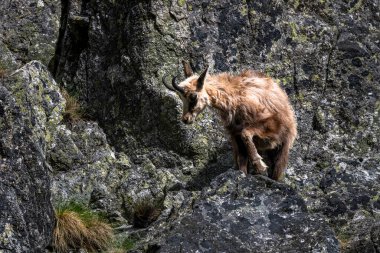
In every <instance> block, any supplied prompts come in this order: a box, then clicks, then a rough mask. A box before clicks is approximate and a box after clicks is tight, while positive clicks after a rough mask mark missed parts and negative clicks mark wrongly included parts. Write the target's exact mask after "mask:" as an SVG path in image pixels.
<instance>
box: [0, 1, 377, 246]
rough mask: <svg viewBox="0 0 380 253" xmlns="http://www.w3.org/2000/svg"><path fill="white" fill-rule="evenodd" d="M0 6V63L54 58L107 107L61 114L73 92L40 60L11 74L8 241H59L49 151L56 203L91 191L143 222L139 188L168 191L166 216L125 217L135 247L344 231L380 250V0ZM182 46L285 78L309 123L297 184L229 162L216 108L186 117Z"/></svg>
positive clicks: (277, 239)
mask: <svg viewBox="0 0 380 253" xmlns="http://www.w3.org/2000/svg"><path fill="white" fill-rule="evenodd" d="M59 4H61V6H59ZM0 11H1V12H0V14H2V15H0V21H1V22H0V28H1V32H0V54H1V59H0V64H1V65H0V68H3V69H4V68H5V69H6V70H7V69H14V68H16V67H18V66H20V64H22V63H25V62H26V61H28V60H29V59H40V60H42V61H43V62H44V63H45V64H48V63H50V64H49V69H50V71H51V72H52V73H53V75H54V77H55V78H56V79H57V80H58V81H59V82H60V83H61V84H62V86H64V87H65V88H66V89H67V90H68V91H69V92H70V94H71V95H72V96H75V97H78V98H79V99H80V101H81V104H82V107H83V109H85V110H86V113H87V114H88V115H89V116H90V117H92V118H93V119H95V120H97V121H98V122H99V125H98V124H97V123H95V122H85V121H78V122H72V123H70V124H67V123H66V124H64V123H63V122H61V118H62V113H63V112H62V108H63V105H64V102H63V100H62V98H61V96H60V95H59V93H58V90H57V88H56V86H55V84H54V82H53V81H52V80H51V77H50V76H49V75H48V74H47V72H46V69H45V68H44V67H42V66H41V65H40V64H39V63H37V62H33V63H30V64H28V65H27V66H26V67H24V68H22V69H21V70H19V71H18V72H17V73H16V74H14V75H12V76H11V77H8V78H6V79H5V81H4V82H3V84H2V85H1V86H0V96H1V100H0V101H1V104H0V116H1V117H0V120H1V121H0V128H1V132H0V133H1V138H2V139H1V142H0V143H1V146H0V156H1V158H2V163H1V166H2V167H1V170H0V172H1V173H4V176H3V174H2V176H1V177H0V187H1V188H0V189H1V194H3V193H4V194H5V195H4V194H3V195H0V197H1V202H0V208H1V211H2V212H1V222H0V243H7V244H6V246H4V248H5V249H6V250H8V251H12V250H14V251H19V252H25V251H33V249H36V251H38V250H40V249H43V248H44V247H45V246H46V245H47V244H48V239H47V238H48V231H50V232H51V225H52V218H51V217H52V210H51V206H50V204H49V203H48V202H49V193H48V192H47V188H48V187H49V183H48V178H47V171H46V167H49V166H51V167H52V171H53V173H52V178H53V183H52V185H51V188H52V192H53V201H54V202H60V201H62V200H67V199H77V200H78V199H80V200H83V201H84V202H86V203H89V205H90V206H91V207H92V208H94V209H98V210H102V211H105V212H107V213H108V214H109V216H112V215H114V217H115V219H116V220H117V221H121V222H129V223H133V217H132V216H133V215H132V211H133V209H134V207H135V203H136V202H137V201H139V200H140V199H142V198H145V197H149V198H151V199H156V200H159V201H160V205H161V207H160V211H161V215H160V217H158V220H157V221H155V222H153V223H152V224H151V225H150V226H148V227H147V228H142V229H137V228H130V227H127V228H126V227H122V226H121V228H120V231H121V230H123V229H124V230H125V232H124V233H126V234H128V235H130V236H133V237H134V238H136V240H137V241H138V242H136V251H138V252H141V251H142V252H144V251H147V252H152V251H154V250H161V252H173V251H174V252H176V251H177V250H180V249H181V248H178V247H182V250H183V252H192V251H194V252H195V251H196V250H199V251H200V252H213V250H214V251H217V250H225V249H231V250H233V249H239V250H241V251H242V252H244V251H247V252H248V251H258V252H260V250H264V249H266V250H267V251H269V252H270V250H272V252H276V250H278V251H282V252H291V251H294V250H295V249H296V250H295V251H296V252H297V251H305V252H306V251H314V252H337V251H338V248H337V247H338V246H337V239H338V241H339V246H340V249H341V251H343V252H379V251H380V249H379V248H380V244H379V227H380V225H379V220H380V195H379V192H380V185H379V183H378V182H379V181H380V165H379V164H380V155H379V154H380V152H379V136H380V127H379V124H380V116H379V113H380V102H379V94H380V93H379V92H380V87H379V85H378V84H379V81H380V69H379V61H380V45H379V40H380V31H379V27H380V4H379V2H378V1H361V0H337V1H332V0H323V1H322V0H321V1H306V0H269V1H266V0H245V1H238V0H229V1H227V0H220V1H210V0H202V1H195V0H178V1H177V0H159V1H152V0H146V1H139V0H128V1H126V0H112V1H111V0H105V1H98V0H82V1H81V0H79V1H72V0H62V1H60V3H58V2H57V1H55V2H52V1H47V0H41V1H40V0H38V1H7V0H6V1H3V2H2V3H1V6H0ZM60 14H61V15H60ZM59 15H60V18H59ZM58 19H59V22H60V29H59V34H58ZM57 38H58V40H57V41H56V39H57ZM54 48H55V54H54V58H53V59H52V60H51V57H52V56H53V51H54ZM184 58H185V59H191V61H192V63H193V65H194V67H195V69H196V70H197V71H200V70H201V69H202V68H203V67H204V65H205V64H210V66H211V67H210V69H211V72H220V71H229V72H237V71H240V70H242V69H244V68H254V69H257V70H260V71H262V72H265V73H266V74H268V75H270V76H272V77H273V78H275V79H277V80H278V82H280V83H281V85H282V87H283V88H284V89H285V90H286V92H287V93H288V95H289V97H290V99H291V101H292V104H293V106H294V109H295V112H296V115H297V119H298V130H299V138H298V140H297V141H296V144H295V147H294V149H293V150H292V152H291V157H290V164H289V167H288V170H287V175H286V178H285V184H286V185H287V186H285V185H283V184H278V183H271V181H268V180H265V179H263V178H261V177H252V176H249V177H246V178H243V177H242V176H241V175H239V173H238V172H232V171H228V172H226V173H223V172H224V171H226V170H227V169H228V168H230V167H232V166H233V161H232V156H231V154H230V153H231V151H230V148H229V145H228V142H227V141H226V140H225V138H224V137H223V136H224V134H223V131H222V130H221V129H220V127H218V126H219V121H218V120H217V118H216V117H215V115H214V114H213V113H212V112H211V111H206V112H205V113H204V114H202V115H200V119H199V121H198V122H197V123H195V124H194V125H192V126H185V125H183V124H182V123H181V122H180V120H179V115H180V113H181V102H180V100H179V99H178V97H176V96H175V95H174V94H173V93H172V92H170V91H168V90H167V89H166V88H164V86H163V85H162V81H161V79H162V77H163V76H165V75H169V76H170V75H174V74H177V72H178V71H179V70H180V62H181V60H182V59H184ZM0 70H2V69H0ZM0 72H1V71H0ZM0 78H1V77H0ZM32 91H33V92H32ZM99 126H100V127H99ZM102 128H103V129H104V132H103V130H102ZM107 139H108V140H110V143H111V145H110V144H108V141H107ZM113 147H115V150H114V148H113ZM4 157H5V160H4ZM10 169H12V171H11V170H10ZM25 171H27V172H28V173H25ZM218 174H221V175H220V176H218V177H217V178H216V179H215V180H213V179H214V178H215V176H216V175H218ZM211 181H212V182H213V183H212V184H211V186H210V182H211ZM13 182H18V183H19V185H20V187H14V184H13ZM24 182H26V183H24ZM27 182H33V184H34V186H37V187H34V188H30V189H29V188H28V187H29V186H28V183H27ZM205 187H206V188H205ZM3 189H4V190H3ZM202 189H203V190H202ZM201 190H202V191H201ZM19 196H21V197H20V201H21V202H17V201H15V200H16V199H17V198H19ZM38 198H42V199H43V201H45V202H38V201H36V199H38ZM3 199H4V201H3ZM259 200H260V202H259ZM33 201H34V202H33ZM20 203H22V204H20ZM24 203H25V205H24ZM45 203H47V204H45ZM13 206H14V207H15V208H13ZM16 207H17V208H19V209H17V208H16ZM23 208H26V210H27V211H24V209H23ZM41 208H43V211H44V212H37V211H36V209H37V210H40V209H41ZM3 210H5V212H3ZM10 210H16V211H12V212H11V211H10ZM17 210H20V211H17ZM4 214H5V215H4ZM242 214H244V216H243V215H242ZM12 215H13V216H12ZM3 217H4V218H3ZM15 217H16V218H15ZM17 217H20V218H17ZM25 217H27V218H25ZM29 217H32V218H33V219H32V220H33V222H30V223H29V222H26V221H27V220H28V219H30V218H29ZM241 217H244V219H243V218H241ZM3 219H4V220H5V221H4V222H3ZM123 219H124V220H123ZM125 219H126V220H127V221H126V220H125ZM40 220H42V221H41V222H39V221H40ZM12 222H13V223H12ZM22 222H24V223H22ZM19 224H21V225H19ZM28 226H29V227H28ZM242 227H244V228H245V230H243V229H242ZM247 227H248V229H247ZM16 228H17V229H18V230H17V229H16ZM305 228H308V230H307V231H306V230H305ZM15 229H16V230H15ZM242 231H243V232H242ZM332 231H334V232H332ZM244 232H245V233H244ZM26 235H29V236H30V237H26ZM21 237H23V238H28V240H20V238H21ZM301 237H303V238H301ZM13 238H15V239H13ZM31 238H33V239H31ZM301 240H305V241H304V243H300V241H301ZM149 241H152V243H149ZM227 242H231V244H230V243H227ZM0 245H1V246H2V244H0ZM10 245H11V246H10ZM181 245H182V246H181ZM260 246H262V248H261V247H260ZM7 247H8V248H7ZM9 247H13V248H11V249H10V248H9ZM23 247H24V248H23ZM33 247H34V248H33ZM213 247H214V248H213ZM232 247H233V248H232ZM0 249H1V248H0ZM29 249H30V250H29Z"/></svg>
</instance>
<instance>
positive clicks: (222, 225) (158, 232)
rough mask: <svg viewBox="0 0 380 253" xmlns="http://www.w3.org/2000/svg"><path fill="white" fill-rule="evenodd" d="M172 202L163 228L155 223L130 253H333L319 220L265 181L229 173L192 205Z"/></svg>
mask: <svg viewBox="0 0 380 253" xmlns="http://www.w3.org/2000/svg"><path fill="white" fill-rule="evenodd" d="M176 196H182V198H178V197H177V198H172V202H166V206H167V207H168V208H169V209H170V211H169V212H168V213H169V214H170V215H168V216H167V217H166V221H169V222H166V223H162V222H161V223H160V222H159V221H158V222H157V223H156V224H155V226H154V227H153V229H151V231H150V232H148V235H147V236H146V238H147V239H146V242H145V244H143V245H142V246H140V248H139V249H136V252H140V251H143V252H150V251H149V250H153V249H155V250H156V251H154V252H331V253H332V252H339V243H338V240H337V239H336V237H335V234H334V232H333V230H332V229H331V228H330V227H329V225H328V222H326V221H325V219H324V217H323V216H322V215H316V214H310V213H308V211H307V207H306V204H305V202H304V201H303V199H302V198H301V197H300V196H299V195H298V194H297V193H296V192H295V191H294V190H293V189H292V188H290V187H289V186H286V185H284V184H280V183H277V182H275V181H272V180H270V179H267V178H265V177H262V176H257V177H256V176H248V177H247V176H244V175H243V174H242V173H241V172H238V171H233V170H229V171H227V172H225V173H223V174H221V175H219V176H218V177H217V178H215V179H214V180H213V181H212V183H211V185H210V187H206V188H205V189H204V190H203V191H202V192H201V194H200V195H199V196H198V198H197V199H196V200H195V201H194V200H193V201H191V200H192V199H193V195H189V194H188V193H187V192H186V191H180V192H177V193H176ZM174 200H177V202H178V200H181V201H180V203H181V204H180V205H178V204H175V203H176V201H174ZM169 203H172V205H171V207H170V205H169ZM189 203H190V204H189ZM173 217H175V218H173ZM144 250H145V251H144Z"/></svg>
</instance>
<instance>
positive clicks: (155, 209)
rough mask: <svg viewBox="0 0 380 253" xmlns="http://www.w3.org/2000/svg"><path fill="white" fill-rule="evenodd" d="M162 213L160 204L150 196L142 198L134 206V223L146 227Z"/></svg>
mask: <svg viewBox="0 0 380 253" xmlns="http://www.w3.org/2000/svg"><path fill="white" fill-rule="evenodd" d="M160 213H161V207H160V204H159V203H157V202H156V201H154V200H152V199H150V198H142V199H141V200H139V201H137V202H136V203H135V204H134V207H133V225H134V226H135V227H138V228H146V227H148V226H149V225H150V224H151V223H152V222H153V221H155V220H157V218H158V216H159V215H160Z"/></svg>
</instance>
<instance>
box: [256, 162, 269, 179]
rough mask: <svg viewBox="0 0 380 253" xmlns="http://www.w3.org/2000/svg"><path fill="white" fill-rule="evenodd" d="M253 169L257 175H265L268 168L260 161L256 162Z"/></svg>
mask: <svg viewBox="0 0 380 253" xmlns="http://www.w3.org/2000/svg"><path fill="white" fill-rule="evenodd" d="M255 167H256V173H257V174H262V175H265V174H266V172H267V168H268V166H267V165H266V164H265V163H264V162H263V160H261V159H260V160H259V161H258V162H256V163H255Z"/></svg>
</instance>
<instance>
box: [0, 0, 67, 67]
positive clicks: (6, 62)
mask: <svg viewBox="0 0 380 253" xmlns="http://www.w3.org/2000/svg"><path fill="white" fill-rule="evenodd" d="M60 17H61V1H59V0H44V1H42V0H16V1H13V0H4V1H2V2H1V5H0V55H1V58H0V70H7V71H8V72H11V71H12V70H14V69H16V68H18V67H21V66H22V65H23V64H25V63H27V62H29V61H31V60H39V61H41V62H42V63H43V64H44V65H46V66H48V64H49V62H50V61H51V59H52V58H53V56H54V54H55V48H56V43H57V40H58V33H59V26H60Z"/></svg>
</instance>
